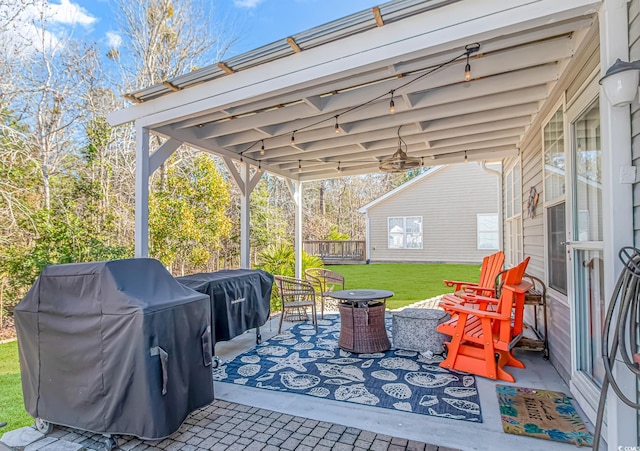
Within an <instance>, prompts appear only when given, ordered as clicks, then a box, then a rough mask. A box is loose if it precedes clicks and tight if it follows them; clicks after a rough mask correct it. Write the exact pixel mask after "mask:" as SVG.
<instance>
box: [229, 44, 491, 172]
mask: <svg viewBox="0 0 640 451" xmlns="http://www.w3.org/2000/svg"><path fill="white" fill-rule="evenodd" d="M479 50H480V44H478V43H476V44H469V45H467V46H465V50H464V52H462V53H460V54H459V55H456V56H455V57H453V58H451V59H448V60H447V61H444V62H442V63H440V64H438V65H437V66H435V67H433V68H431V69H429V70H427V71H426V72H424V73H422V74H420V75H419V76H417V77H415V78H414V79H412V80H409V81H407V82H406V83H403V84H401V85H400V86H397V87H396V88H394V89H391V90H389V91H387V92H384V93H382V94H380V95H378V96H376V97H374V98H372V99H370V100H367V101H366V102H364V103H361V104H359V105H355V106H352V107H351V108H348V109H346V110H345V111H343V112H342V113H339V114H333V115H331V116H329V117H325V118H323V119H319V120H317V121H316V122H313V123H311V124H307V125H305V126H303V127H299V128H297V129H295V130H293V131H291V132H283V133H280V134H278V135H274V136H272V137H270V138H268V139H274V138H280V137H282V136H286V135H288V134H289V133H291V145H292V146H293V145H295V134H296V132H299V131H302V130H307V129H310V128H313V127H315V126H316V125H320V124H323V123H325V122H327V121H330V120H331V119H335V121H336V125H337V124H338V118H339V117H340V116H344V115H345V114H348V113H351V112H353V111H356V110H359V109H360V108H364V107H365V106H367V105H370V104H372V103H373V102H376V101H378V100H380V99H382V98H384V97H386V96H388V95H389V94H391V102H390V110H391V108H393V110H394V111H395V105H394V103H393V96H394V93H395V91H398V90H401V89H403V88H406V87H407V86H409V85H411V84H413V83H415V82H417V81H418V80H421V79H423V78H424V77H427V76H429V75H431V74H433V73H434V72H436V71H438V70H440V69H442V68H443V67H445V66H448V65H449V64H452V63H454V62H456V61H458V60H459V59H460V58H466V59H467V61H468V60H469V55H471V54H472V53H476V52H478V51H479ZM467 64H468V63H467ZM465 70H466V67H465ZM391 112H393V111H391ZM338 130H339V128H338ZM259 142H262V144H263V147H264V139H260V140H257V141H254V142H253V143H251V144H250V145H249V146H247V147H246V148H245V149H243V150H242V151H241V152H239V155H240V162H241V163H242V162H243V159H242V154H244V153H246V152H248V151H250V150H251V149H252V148H254V147H255V146H256V145H257V144H258V143H259ZM260 150H261V155H262V148H261V149H260ZM338 171H340V162H338Z"/></svg>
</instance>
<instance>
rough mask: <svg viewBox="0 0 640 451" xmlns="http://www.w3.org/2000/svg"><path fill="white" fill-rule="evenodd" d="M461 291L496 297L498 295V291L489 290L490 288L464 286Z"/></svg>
mask: <svg viewBox="0 0 640 451" xmlns="http://www.w3.org/2000/svg"><path fill="white" fill-rule="evenodd" d="M460 290H461V291H466V292H468V293H476V294H478V293H485V292H489V293H491V294H493V295H494V296H495V294H496V289H495V288H489V287H481V286H478V285H462V287H460Z"/></svg>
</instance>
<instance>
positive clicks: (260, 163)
mask: <svg viewBox="0 0 640 451" xmlns="http://www.w3.org/2000/svg"><path fill="white" fill-rule="evenodd" d="M258 174H262V162H261V161H258Z"/></svg>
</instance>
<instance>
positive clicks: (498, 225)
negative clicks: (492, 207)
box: [476, 213, 500, 250]
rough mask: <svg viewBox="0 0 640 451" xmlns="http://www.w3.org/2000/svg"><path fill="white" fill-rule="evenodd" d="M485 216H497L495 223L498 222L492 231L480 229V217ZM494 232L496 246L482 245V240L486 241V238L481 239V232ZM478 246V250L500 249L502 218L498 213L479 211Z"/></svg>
mask: <svg viewBox="0 0 640 451" xmlns="http://www.w3.org/2000/svg"><path fill="white" fill-rule="evenodd" d="M484 217H492V218H495V223H496V229H495V230H491V231H484V230H480V219H481V218H484ZM489 233H491V234H493V233H495V244H496V245H495V246H493V247H484V246H480V244H481V243H482V242H485V241H486V240H484V239H483V240H481V239H480V236H481V234H483V235H484V234H489ZM476 248H477V249H478V250H496V249H500V218H499V217H498V213H478V214H477V215H476Z"/></svg>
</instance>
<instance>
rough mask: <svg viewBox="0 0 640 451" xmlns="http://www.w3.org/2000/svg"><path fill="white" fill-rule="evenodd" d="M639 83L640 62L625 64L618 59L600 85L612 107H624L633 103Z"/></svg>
mask: <svg viewBox="0 0 640 451" xmlns="http://www.w3.org/2000/svg"><path fill="white" fill-rule="evenodd" d="M639 81H640V61H632V62H630V63H629V62H626V61H621V60H620V58H618V59H617V60H616V62H615V63H613V65H612V66H611V67H610V68H609V69H608V70H607V73H606V74H604V77H602V78H601V79H600V84H601V85H602V87H603V88H604V93H605V95H606V96H607V99H609V102H611V105H613V106H625V105H629V104H630V103H631V102H633V99H634V97H635V96H636V91H637V90H638V82H639Z"/></svg>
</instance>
